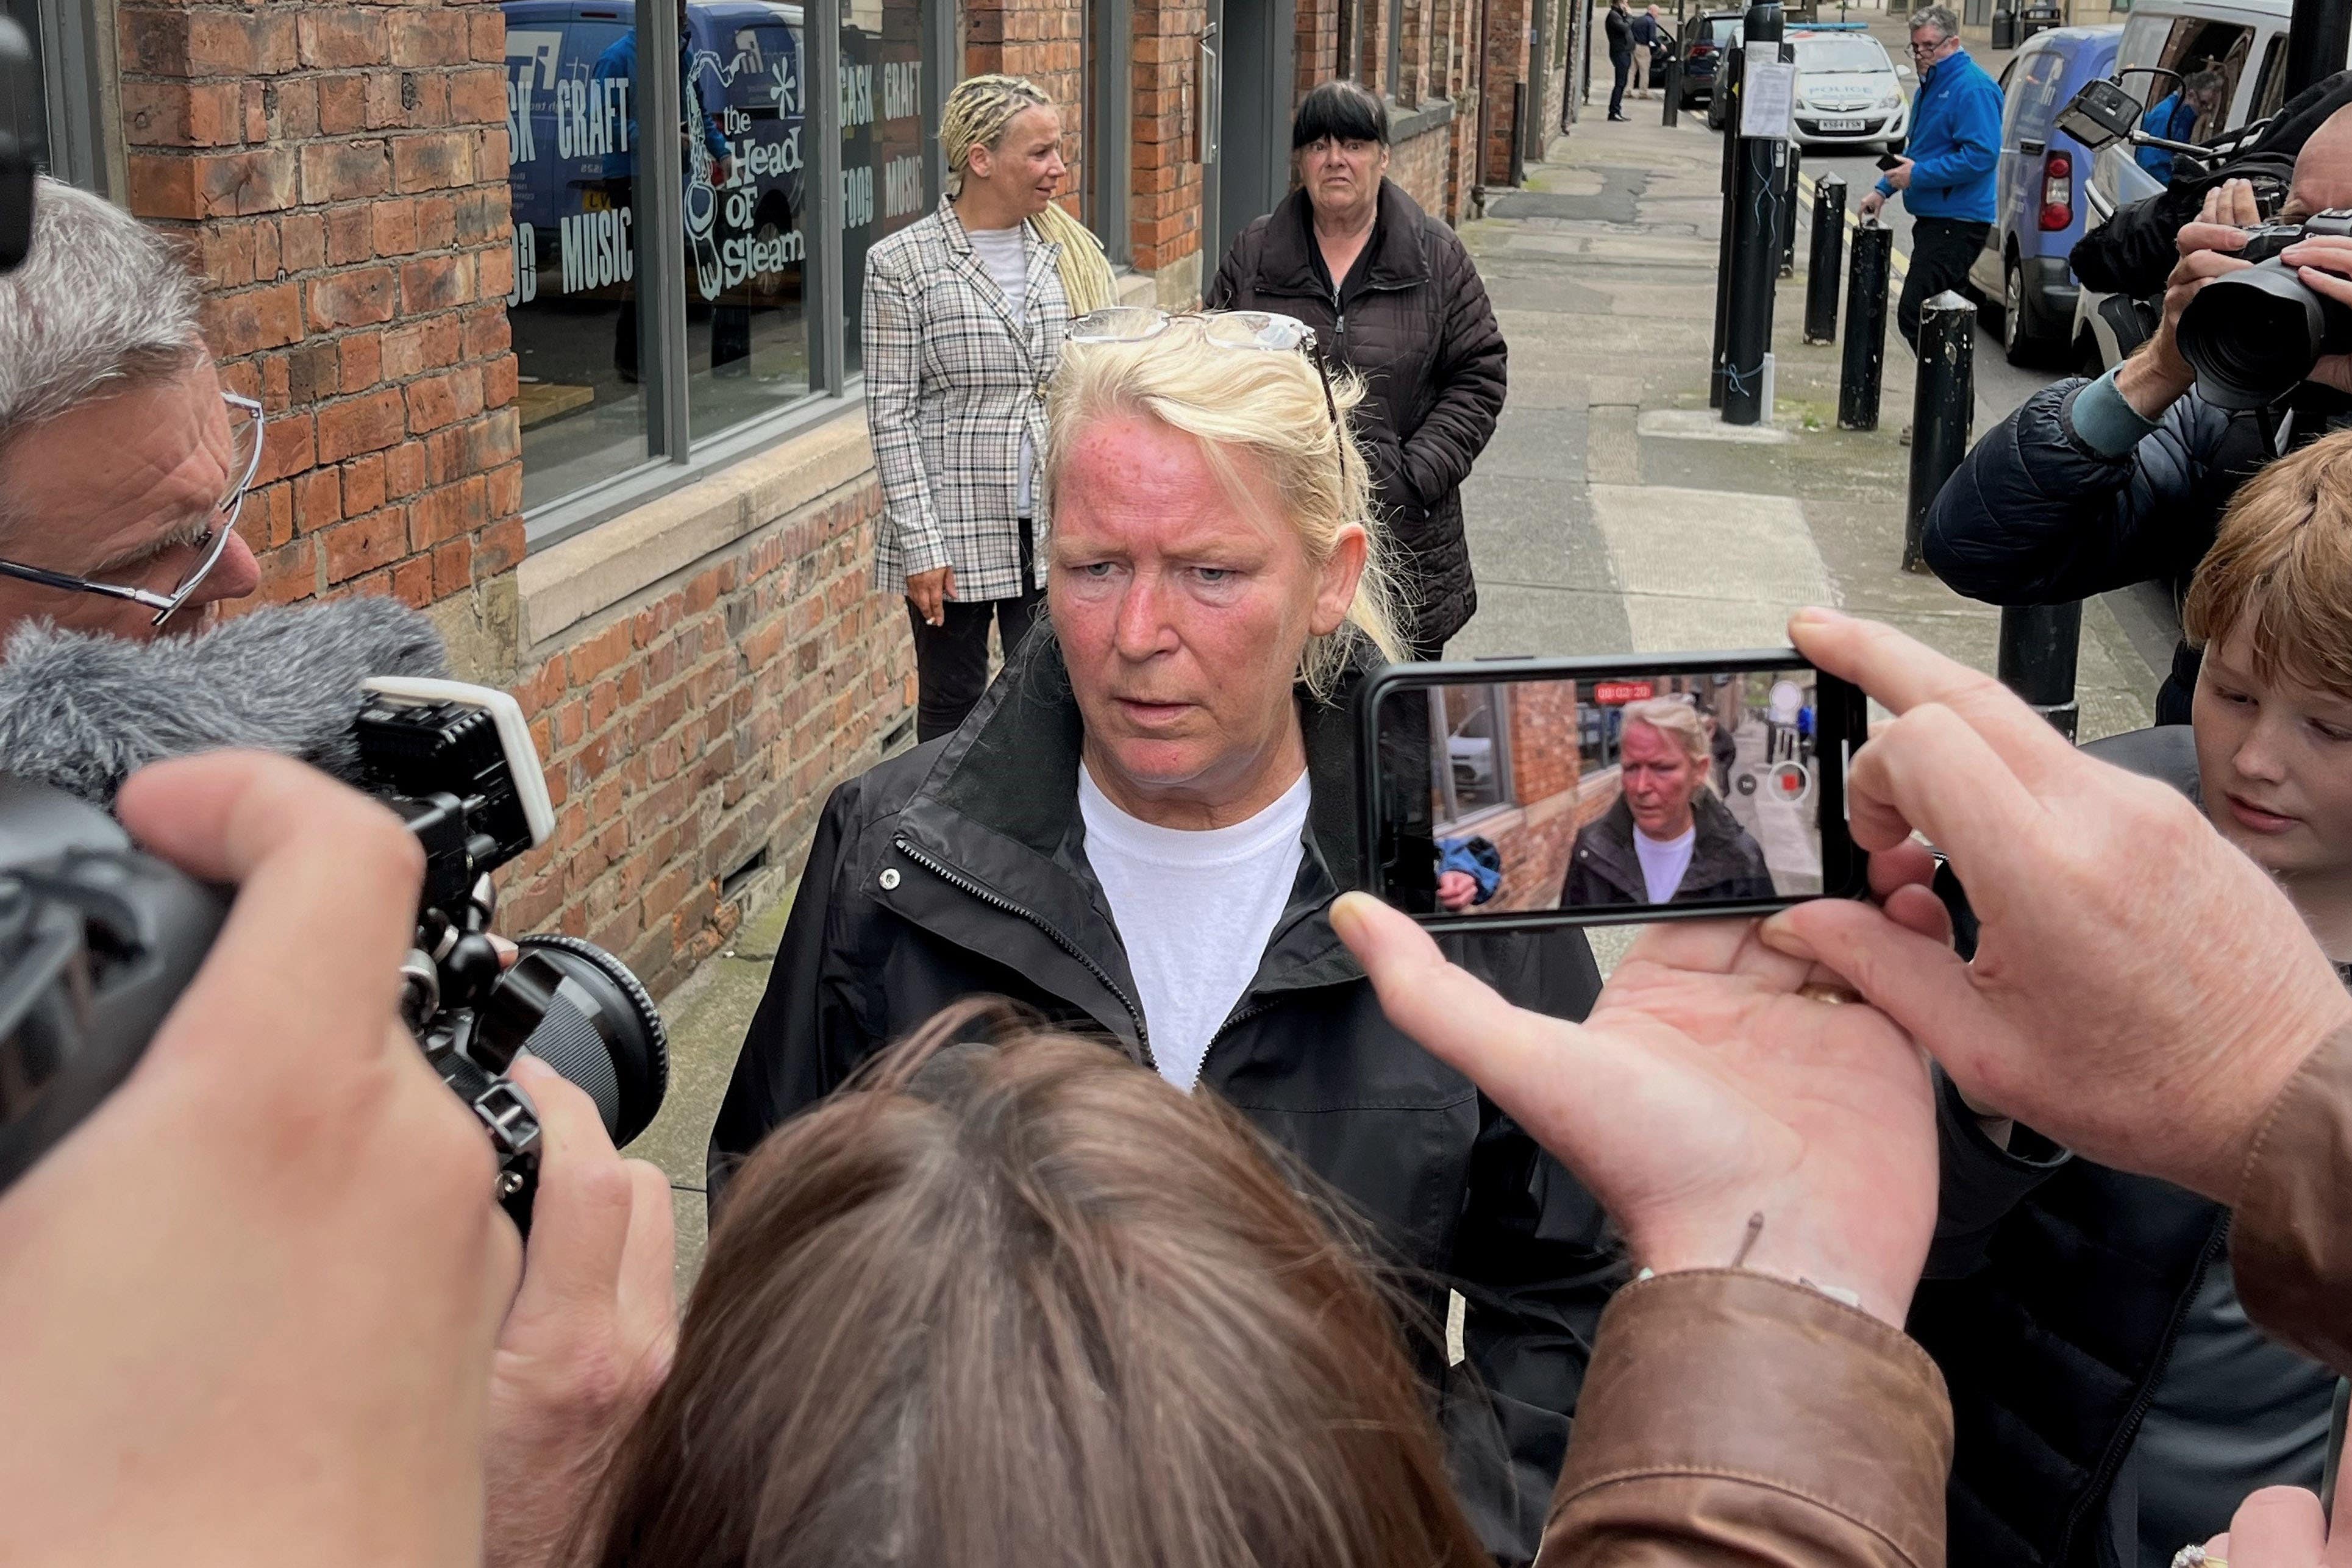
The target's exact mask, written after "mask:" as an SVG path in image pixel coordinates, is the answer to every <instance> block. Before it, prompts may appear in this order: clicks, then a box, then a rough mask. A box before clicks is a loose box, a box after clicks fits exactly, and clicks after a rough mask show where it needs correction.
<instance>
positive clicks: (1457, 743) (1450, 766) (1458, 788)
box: [1429, 683, 1514, 831]
mask: <svg viewBox="0 0 2352 1568" xmlns="http://www.w3.org/2000/svg"><path fill="white" fill-rule="evenodd" d="M1510 700H1511V693H1510V688H1509V687H1507V686H1505V685H1502V684H1500V683H1496V684H1493V685H1481V686H1441V687H1437V688H1435V689H1433V690H1432V691H1431V692H1430V694H1429V729H1430V738H1431V741H1432V742H1433V752H1434V755H1433V757H1432V759H1431V760H1432V762H1433V764H1434V765H1433V768H1432V770H1431V771H1432V773H1433V775H1434V776H1433V780H1432V784H1433V790H1434V793H1435V795H1436V808H1437V821H1438V826H1439V828H1440V830H1441V831H1442V830H1444V828H1447V827H1452V826H1458V825H1459V824H1461V823H1464V822H1466V821H1468V820H1469V819H1470V818H1472V817H1475V816H1481V815H1483V814H1484V813H1486V812H1489V811H1496V810H1499V809H1501V808H1502V807H1504V806H1507V805H1510V804H1511V802H1512V800H1513V799H1514V793H1513V790H1512V788H1511V745H1510V722H1509V718H1510Z"/></svg>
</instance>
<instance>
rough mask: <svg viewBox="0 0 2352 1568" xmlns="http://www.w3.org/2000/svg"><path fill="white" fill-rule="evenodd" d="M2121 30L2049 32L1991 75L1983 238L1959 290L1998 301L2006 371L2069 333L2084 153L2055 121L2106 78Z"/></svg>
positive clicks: (2063, 341)
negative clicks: (1995, 88) (1994, 93)
mask: <svg viewBox="0 0 2352 1568" xmlns="http://www.w3.org/2000/svg"><path fill="white" fill-rule="evenodd" d="M2123 31H2124V30H2123V28H2122V27H2121V26H2112V27H2053V28H2050V29H2048V30H2047V31H2044V32H2039V33H2036V34H2034V35H2033V37H2031V38H2028V39H2027V40H2026V41H2025V42H2024V44H2023V45H2022V46H2021V47H2019V49H2018V51H2017V53H2016V54H2015V55H2014V56H2013V57H2011V60H2010V62H2009V65H2008V68H2006V69H2004V70H2003V71H2002V72H2001V76H2000V85H2001V92H2002V95H2003V97H2004V98H2005V99H2006V100H2007V107H2006V109H2005V110H2004V111H2003V112H2002V114H2001V120H2000V170H1999V172H1998V174H1996V176H1995V184H1994V198H1993V200H1994V206H1993V218H1992V232H1991V233H1990V234H1989V235H1987V236H1986V237H1985V247H1984V251H1983V253H1982V254H1981V255H1979V257H1978V258H1977V259H1976V265H1975V266H1974V267H1972V268H1970V269H1969V282H1971V283H1973V284H1974V285H1975V286H1976V288H1977V289H1978V291H1979V292H1980V293H1981V294H1983V296H1984V297H1985V298H1986V299H1987V300H1998V301H1999V302H2000V303H1999V304H1998V306H1997V307H1996V308H1995V310H1996V311H1997V313H1998V314H1999V316H2000V342H2001V347H2002V349H2003V350H2004V351H2006V352H2007V353H2008V355H2009V362H2010V363H2011V364H2021V365H2022V364H2032V363H2037V362H2040V361H2043V360H2046V359H2049V358H2052V357H2053V356H2056V355H2059V354H2062V353H2064V352H2065V351H2066V350H2067V349H2068V348H2069V347H2070V346H2072V342H2073V339H2074V296H2075V293H2076V284H2075V281H2074V272H2073V270H2072V269H2071V268H2068V266H2067V265H2066V258H2067V256H2068V254H2069V253H2070V252H2072V251H2073V250H2074V242H2075V241H2076V240H2078V239H2080V238H2081V237H2083V226H2084V214H2085V203H2084V195H2083V190H2084V181H2085V180H2087V179H2088V178H2089V177H2090V173H2091V153H2090V150H2089V149H2088V148H2086V147H2084V145H2083V144H2082V143H2081V142H2077V141H2075V140H2074V138H2073V137H2072V136H2069V135H2067V134H2066V133H2065V132H2063V131H2060V130H2058V129H2057V127H2056V125H2055V124H2054V121H2056V119H2057V115H2058V111H2059V110H2062V109H2063V108H2065V107H2066V104H2067V102H2068V100H2071V99H2073V98H2074V94H2075V92H2076V91H2077V90H2078V89H2080V88H2081V87H2082V86H2083V84H2084V82H2087V81H2095V80H2097V79H2100V78H2102V77H2105V76H2106V75H2107V74H2108V73H2109V72H2110V71H2112V70H2113V69H2114V68H2115V63H2116V41H2117V40H2118V39H2120V38H2121V37H2123Z"/></svg>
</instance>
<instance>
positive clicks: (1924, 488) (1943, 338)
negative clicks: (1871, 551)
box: [1903, 289, 1977, 572]
mask: <svg viewBox="0 0 2352 1568" xmlns="http://www.w3.org/2000/svg"><path fill="white" fill-rule="evenodd" d="M1976 346H1977V309H1976V307H1975V306H1974V305H1971V304H1969V302H1968V301H1967V300H1963V299H1961V298H1960V297H1959V296H1958V294H1956V293H1954V292H1953V291H1952V290H1950V289H1945V290H1944V291H1943V292H1942V293H1940V294H1938V295H1937V296H1936V297H1935V298H1934V299H1932V300H1928V301H1927V308H1926V309H1925V310H1921V311H1920V313H1919V379H1918V383H1917V384H1916V388H1915V390H1914V392H1913V394H1912V399H1911V496H1910V500H1909V503H1908V504H1907V505H1906V507H1905V509H1904V527H1903V570H1905V571H1906V572H1924V571H1926V570H1927V560H1926V558H1925V557H1924V556H1923V555H1922V554H1921V552H1920V543H1921V541H1922V539H1923V538H1924V537H1925V535H1926V531H1927V508H1928V507H1929V506H1931V505H1933V504H1934V502H1935V500H1936V492H1937V491H1938V490H1940V489H1943V488H1944V481H1945V480H1946V479H1950V478H1951V477H1952V470H1953V469H1955V468H1958V467H1959V466H1960V459H1961V458H1965V457H1967V456H1968V455H1969V426H1970V425H1972V424H1973V423H1975V419H1976V409H1977V390H1976V360H1975V355H1976Z"/></svg>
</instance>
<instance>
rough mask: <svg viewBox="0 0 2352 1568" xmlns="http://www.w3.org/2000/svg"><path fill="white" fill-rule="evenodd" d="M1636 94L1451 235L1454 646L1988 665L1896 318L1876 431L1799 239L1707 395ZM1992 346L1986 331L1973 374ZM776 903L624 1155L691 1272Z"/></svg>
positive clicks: (1695, 302) (679, 1028)
mask: <svg viewBox="0 0 2352 1568" xmlns="http://www.w3.org/2000/svg"><path fill="white" fill-rule="evenodd" d="M1603 102H1604V104H1605V84H1604V100H1603ZM1635 106H1636V107H1638V108H1639V110H1641V112H1640V113H1639V114H1638V115H1637V118H1636V119H1635V120H1634V121H1633V122H1632V123H1629V124H1616V125H1612V124H1609V123H1607V121H1606V120H1605V117H1604V116H1603V115H1602V114H1601V113H1598V112H1596V113H1593V114H1591V115H1590V116H1589V117H1588V118H1586V119H1585V120H1584V121H1582V122H1581V123H1580V125H1579V126H1578V127H1577V129H1576V131H1575V132H1574V133H1573V134H1571V135H1569V136H1566V137H1562V138H1560V139H1559V140H1558V141H1556V142H1554V144H1553V146H1552V148H1551V150H1550V153H1549V156H1548V157H1547V159H1546V160H1545V161H1544V162H1543V163H1540V164H1538V165H1535V166H1533V167H1531V168H1529V169H1528V179H1527V184H1526V185H1525V187H1524V188H1523V189H1521V190H1518V191H1500V192H1490V193H1489V197H1488V203H1487V216H1486V217H1485V218H1483V219H1481V220H1479V221H1476V222H1474V223H1470V224H1468V225H1466V226H1465V227H1464V229H1463V231H1462V234H1463V238H1464V241H1465V244H1466V245H1467V246H1468V247H1469V248H1470V250H1471V252H1472V254H1473V255H1474V256H1475V258H1476V259H1477V263H1478V267H1479V269H1480V271H1481V272H1482V274H1483V275H1484V276H1485V279H1486V286H1487V289H1488V290H1489V291H1490V293H1491V294H1492V296H1493V299H1494V303H1495V307H1496V314H1497V316H1498V317H1499V319H1500V321H1501V322H1502V326H1503V331H1504V332H1505V334H1506V336H1507V338H1508V340H1509V342H1510V347H1511V365H1510V397H1509V402H1508V405H1507V407H1506V409H1505V411H1504V414H1503V416H1502V420H1501V423H1500V424H1499V426H1497V428H1496V433H1495V438H1494V440H1493V442H1492V444H1491V445H1490V446H1489V447H1487V449H1486V453H1485V454H1484V456H1483V457H1482V458H1480V460H1479V463H1478V465H1477V468H1476V470H1475V472H1474V473H1473V475H1472V476H1471V478H1470V479H1469V481H1468V482H1467V484H1465V487H1464V489H1463V499H1464V507H1465V517H1466V521H1467V527H1468V531H1469V539H1470V548H1471V557H1472V561H1473V563H1474V564H1475V569H1476V573H1477V579H1478V596H1479V611H1478V614H1477V616H1476V617H1475V619H1473V620H1472V621H1471V622H1470V624H1469V625H1468V626H1466V627H1465V628H1464V630H1463V632H1462V633H1461V634H1460V636H1458V637H1455V638H1454V642H1453V643H1452V645H1451V646H1450V647H1449V648H1448V650H1447V651H1448V653H1449V655H1450V656H1452V657H1454V658H1483V657H1491V656H1505V655H1517V654H1553V655H1561V654H1611V653H1627V652H1634V653H1649V652H1662V651H1666V650H1674V649H1710V648H1738V647H1771V646H1776V645H1785V642H1786V637H1785V632H1784V623H1785V620H1786V618H1787V616H1788V614H1789V612H1790V611H1791V610H1793V609H1795V608H1796V607H1797V606H1799V605H1809V604H1826V605H1839V606H1842V607H1843V608H1845V609H1847V610H1850V611H1853V612H1855V613H1858V614H1862V615H1866V616H1874V617H1876V618H1878V619H1881V620H1884V621H1886V622H1889V623H1891V624H1893V625H1895V626H1899V627H1901V628H1902V629H1903V630H1905V631H1906V632H1908V633H1909V634H1911V635H1912V636H1914V637H1918V638H1919V639H1921V640H1922V641H1924V642H1926V643H1927V644H1929V645H1930V646H1932V647H1937V648H1940V649H1942V650H1943V651H1945V652H1946V653H1948V654H1950V655H1952V656H1953V657H1955V658H1959V659H1961V660H1963V661H1964V662H1966V663H1968V664H1970V665H1973V666H1975V667H1977V668H1981V669H1988V670H1989V669H1990V668H1993V659H1994V648H1995V639H1996V634H1997V630H1998V626H1999V613H1998V612H1997V611H1995V610H1993V609H1992V608H1990V606H1987V605H1979V604H1976V603H1973V602H1971V601H1969V600H1967V599H1963V598H1961V597H1959V596H1958V595H1955V594H1953V593H1952V592H1951V591H1950V590H1948V589H1947V588H1945V587H1944V586H1943V584H1940V583H1938V582H1937V581H1936V580H1935V578H1933V577H1931V576H1927V575H1920V574H1909V573H1906V572H1904V571H1903V570H1902V569H1901V559H1902V549H1903V515H1904V500H1905V492H1906V484H1907V479H1908V471H1909V458H1910V454H1909V452H1908V450H1907V449H1906V448H1905V447H1902V446H1901V445H1900V444H1899V443H1898V441H1897V438H1896V432H1897V431H1898V430H1899V429H1900V428H1901V427H1902V426H1904V424H1905V423H1906V421H1907V420H1908V418H1909V417H1910V412H1909V411H1910V406H1911V397H1912V387H1913V375H1912V372H1911V366H1910V362H1909V361H1908V359H1907V357H1906V353H1905V351H1904V348H1903V344H1902V341H1901V339H1900V338H1899V337H1896V336H1895V334H1894V332H1893V329H1892V325H1891V323H1890V326H1889V330H1888V340H1889V344H1890V348H1891V352H1890V353H1888V355H1887V358H1886V363H1885V397H1884V402H1883V405H1882V416H1881V422H1880V426H1879V428H1878V429H1876V430H1874V431H1867V432H1864V431H1848V430H1841V429H1839V428H1837V421H1836V410H1837V390H1838V389H1837V383H1838V374H1839V363H1840V349H1839V347H1838V345H1836V344H1827V345H1809V344H1807V343H1805V342H1802V338H1801V316H1802V310H1803V289H1804V285H1805V278H1804V272H1803V267H1802V259H1803V258H1802V252H1803V249H1804V247H1803V246H1802V245H1800V247H1799V252H1800V258H1799V259H1800V265H1799V270H1798V274H1797V276H1796V277H1795V278H1793V279H1784V280H1782V282H1781V283H1780V289H1779V301H1778V308H1777V312H1776V329H1775V333H1774V352H1775V356H1776V363H1777V401H1776V403H1775V405H1774V407H1773V410H1772V417H1771V421H1770V423H1769V425H1768V426H1757V427H1754V428H1750V429H1746V430H1741V429H1737V428H1735V427H1731V426H1725V425H1723V424H1722V423H1721V422H1720V420H1719V419H1718V418H1717V416H1715V415H1714V414H1713V413H1712V412H1711V411H1710V410H1709V409H1708V407H1707V381H1708V368H1709V367H1708V356H1709V351H1710V347H1711V340H1712V335H1713V321H1714V298H1715V274H1716V262H1717V222H1718V217H1719V214H1720V205H1721V204H1720V198H1719V195H1718V193H1717V170H1718V167H1719V162H1720V153H1719V151H1718V147H1717V141H1716V139H1715V137H1714V136H1713V135H1712V134H1711V133H1709V132H1707V131H1706V126H1705V121H1704V118H1703V117H1693V116H1688V115H1685V116H1684V117H1683V120H1682V123H1681V125H1680V126H1679V127H1677V128H1676V129H1674V130H1667V129H1664V128H1663V127H1662V126H1660V125H1659V124H1658V123H1657V121H1658V109H1659V105H1658V103H1657V100H1654V99H1651V100H1635ZM1801 232H1802V231H1801ZM1890 314H1891V312H1890ZM1999 359H2000V351H1999V348H1998V346H1997V345H1996V346H1993V347H1991V348H1990V350H1989V351H1988V350H1987V349H1986V348H1985V347H1984V346H1983V345H1982V344H1980V345H1979V364H1982V363H1985V362H1986V361H1987V360H1990V361H1993V362H1996V363H1997V362H1998V361H1999ZM2027 390H2030V387H2028V388H2027ZM2019 395H2023V394H2022V393H2020V394H2019ZM1993 413H1994V411H1992V410H1989V409H1984V408H1980V409H1979V426H1978V427H1979V430H1981V429H1982V428H1983V427H1984V425H1985V424H1986V423H1988V422H1989V421H1990V417H1991V416H1993ZM2119 606H2120V608H2121V609H2122V610H2123V612H2124V614H2123V616H2122V618H2118V613H2117V612H2118V607H2119ZM2133 619H2134V616H2133V601H2130V600H2128V599H2119V598H2118V597H2117V596H2115V595H2110V596H2109V599H2108V600H2103V601H2096V602H2094V603H2092V604H2090V605H2086V606H2085V609H2084V628H2083V644H2082V653H2081V666H2080V676H2079V695H2080V698H2081V701H2082V732H2083V735H2084V738H2085V739H2088V738H2092V737H2095V736H2099V735H2105V734H2109V733H2113V732H2116V731H2122V730H2127V729H2135V728H2138V727H2140V726H2143V725H2146V724H2147V723H2149V722H2151V721H2152V719H2153V710H2152V702H2153V695H2154V693H2155V690H2156V689H2157V686H2158V682H2159V679H2160V677H2161V673H2162V670H2163V668H2165V666H2166V662H2167V661H2168V656H2169V636H2170V634H2169V632H2168V630H2167V629H2166V628H2165V627H2163V626H2161V625H2160V624H2158V623H2157V622H2155V621H2153V620H2147V619H2146V617H2142V619H2143V620H2144V621H2146V624H2138V625H2129V624H2127V623H2131V622H2132V621H2133ZM785 913H786V911H785V910H784V909H782V908H779V909H777V910H772V911H771V912H770V913H769V914H768V915H767V916H766V917H765V918H764V919H762V920H759V921H754V922H752V923H751V924H750V925H748V926H746V927H745V928H744V929H743V930H742V931H739V932H738V933H737V938H736V942H735V945H734V946H733V947H732V948H731V949H730V950H728V951H727V952H723V953H722V954H720V955H719V957H717V958H714V959H713V960H711V961H710V962H709V963H707V964H706V965H704V966H703V968H702V970H701V971H700V972H698V973H697V974H696V975H695V977H694V978H693V979H692V980H690V981H689V982H688V984H687V985H686V986H685V987H684V988H682V990H681V991H680V992H679V993H678V994H676V995H674V996H672V997H671V998H669V999H668V1001H667V1006H666V1011H667V1014H668V1016H669V1017H670V1018H671V1020H672V1024H671V1032H672V1083H671V1091H670V1096H669V1100H668V1103H667V1107H666V1108H665V1110H664V1111H663V1114H662V1116H661V1118H660V1120H659V1121H656V1123H655V1124H654V1126H653V1127H652V1128H651V1129H650V1130H649V1131H647V1132H646V1134H645V1136H644V1137H642V1138H641V1139H639V1140H638V1141H637V1142H636V1143H635V1145H634V1146H633V1148H632V1150H631V1152H633V1153H637V1154H641V1155H643V1156H645V1157H646V1158H649V1159H652V1160H654V1161H656V1163H659V1164H660V1165H661V1166H662V1167H663V1168H664V1169H665V1170H667V1172H668V1173H670V1176H671V1180H672V1183H673V1186H674V1190H675V1194H676V1198H677V1214H678V1222H679V1234H680V1242H681V1247H680V1255H681V1262H680V1278H681V1281H682V1282H683V1281H684V1280H685V1279H688V1278H690V1277H691V1275H692V1273H693V1271H694V1270H695V1268H698V1264H699V1258H700V1252H701V1243H702V1235H703V1229H702V1214H703V1200H702V1193H701V1187H702V1182H703V1149H704V1146H705V1143H706V1142H707V1139H708V1135H709V1124H710V1121H711V1119H712V1116H713V1115H714V1114H715V1112H716V1110H717V1106H718V1102H719V1096H720V1094H721V1093H722V1092H723V1091H724V1089H725V1086H726V1081H727V1078H728V1075H729V1074H730V1071H731V1070H732V1067H733V1062H734V1058H735V1053H736V1050H737V1048H738V1047H739V1046H740V1043H741V1041H742V1038H743V1035H744V1030H745V1028H746V1026H748V1025H749V1023H750V1020H751V1013H752V1011H753V1009H754V1008H755V1007H756V1006H757V1005H758V1003H759V999H760V995H761V991H762V990H763V988H764V986H765V984H766V976H767V970H768V965H769V963H770V961H771V960H772V957H773V954H774V952H775V944H776V941H777V938H778V934H779V932H780V931H781V930H782V922H783V920H784V918H785ZM1628 940H1630V938H1629V936H1628V935H1627V934H1625V933H1623V932H1622V931H1621V932H1618V933H1613V934H1612V933H1608V932H1602V933H1596V942H1595V948H1596V951H1597V952H1599V953H1600V955H1601V958H1602V960H1603V962H1604V963H1610V962H1613V960H1614V958H1615V956H1616V955H1617V954H1618V953H1619V952H1622V948H1623V945H1624V942H1626V941H1628Z"/></svg>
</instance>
